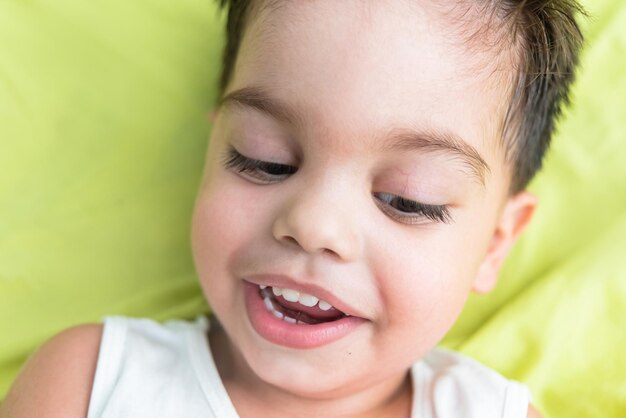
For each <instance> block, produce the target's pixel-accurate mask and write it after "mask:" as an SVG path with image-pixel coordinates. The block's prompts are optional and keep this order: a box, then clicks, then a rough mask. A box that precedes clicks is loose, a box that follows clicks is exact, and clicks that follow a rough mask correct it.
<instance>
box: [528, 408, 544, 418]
mask: <svg viewBox="0 0 626 418" xmlns="http://www.w3.org/2000/svg"><path fill="white" fill-rule="evenodd" d="M526 418H542V415H541V414H540V413H539V411H537V410H536V409H535V407H534V406H532V405H529V406H528V414H527V415H526Z"/></svg>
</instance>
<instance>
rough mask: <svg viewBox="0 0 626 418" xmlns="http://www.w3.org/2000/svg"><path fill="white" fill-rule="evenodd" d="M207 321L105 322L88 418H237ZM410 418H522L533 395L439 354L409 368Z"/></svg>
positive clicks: (486, 371) (449, 355) (480, 367)
mask: <svg viewBox="0 0 626 418" xmlns="http://www.w3.org/2000/svg"><path fill="white" fill-rule="evenodd" d="M208 328H209V321H208V320H207V318H205V317H198V318H197V319H196V321H195V322H185V321H169V322H167V323H165V324H159V323H157V322H154V321H152V320H149V319H131V318H125V317H118V316H116V317H107V318H105V320H104V331H103V335H102V342H101V344H100V354H99V358H98V364H97V367H96V374H95V378H94V384H93V389H92V392H91V401H90V404H89V413H88V418H142V417H149V418H156V417H163V418H181V417H182V418H187V417H189V418H195V417H215V418H237V417H238V415H237V412H236V410H235V407H234V406H233V404H232V402H231V400H230V398H229V397H228V393H227V392H226V389H225V388H224V385H223V384H222V381H221V380H220V376H219V374H218V372H217V368H216V367H215V362H214V361H213V356H212V354H211V350H210V347H209V344H208V341H207V331H208ZM411 377H412V382H413V388H414V391H413V407H412V412H411V417H412V418H491V417H494V418H495V417H503V418H525V417H526V414H527V411H528V403H529V401H530V394H529V391H528V389H527V388H526V386H524V385H522V384H520V383H517V382H514V381H510V380H507V379H506V378H504V377H503V376H501V375H500V374H498V373H496V372H495V371H493V370H491V369H489V368H487V367H485V366H483V365H481V364H480V363H478V362H476V361H474V360H472V359H470V358H467V357H465V356H462V355H460V354H458V353H454V352H452V351H448V350H442V349H435V350H433V351H431V352H430V353H429V354H428V355H427V356H426V357H425V358H424V359H423V360H422V361H420V362H418V363H416V364H415V365H413V367H412V368H411Z"/></svg>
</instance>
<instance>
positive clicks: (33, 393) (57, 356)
mask: <svg viewBox="0 0 626 418" xmlns="http://www.w3.org/2000/svg"><path fill="white" fill-rule="evenodd" d="M101 338H102V325H99V324H85V325H79V326H76V327H73V328H70V329H67V330H65V331H63V332H61V333H59V334H57V335H56V336H54V337H53V338H51V339H50V340H49V341H48V342H46V343H45V344H44V345H43V346H41V348H39V350H37V351H36V352H35V353H34V354H33V355H32V356H31V358H30V359H29V360H28V361H27V363H26V365H25V366H24V368H23V369H22V372H21V374H20V376H19V377H18V378H17V380H16V381H15V383H14V385H13V387H12V389H11V391H10V392H9V394H8V396H7V398H6V400H5V402H4V403H3V405H2V410H0V417H1V418H5V417H12V418H13V417H15V418H19V417H33V416H37V417H74V416H76V417H78V416H80V417H85V416H86V415H87V410H88V406H89V397H90V394H91V388H92V384H93V378H94V374H95V370H96V364H97V361H98V351H99V347H100V340H101Z"/></svg>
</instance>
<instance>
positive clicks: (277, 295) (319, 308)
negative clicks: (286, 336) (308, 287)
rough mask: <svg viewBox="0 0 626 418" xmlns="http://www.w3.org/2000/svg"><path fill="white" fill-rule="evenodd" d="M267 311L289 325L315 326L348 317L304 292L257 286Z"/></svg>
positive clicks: (323, 301)
mask: <svg viewBox="0 0 626 418" xmlns="http://www.w3.org/2000/svg"><path fill="white" fill-rule="evenodd" d="M259 295H260V296H261V297H262V298H263V303H264V304H265V307H266V308H267V310H268V311H269V312H270V313H271V314H272V315H274V316H275V317H276V318H278V319H281V320H283V321H285V322H287V323H290V324H299V325H316V324H323V323H326V322H333V321H337V320H339V319H341V318H344V317H347V316H349V315H348V314H346V313H344V312H342V311H340V310H338V309H336V308H335V307H334V306H332V305H331V304H330V303H328V302H326V301H325V300H322V299H319V298H318V297H316V296H313V295H309V294H307V293H304V292H299V291H297V290H293V289H289V288H281V287H277V286H264V285H260V286H259Z"/></svg>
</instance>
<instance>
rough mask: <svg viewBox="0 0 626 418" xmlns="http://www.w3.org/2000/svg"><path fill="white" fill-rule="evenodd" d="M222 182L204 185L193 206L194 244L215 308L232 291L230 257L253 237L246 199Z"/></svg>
mask: <svg viewBox="0 0 626 418" xmlns="http://www.w3.org/2000/svg"><path fill="white" fill-rule="evenodd" d="M220 183H224V181H223V180H221V181H219V182H218V181H212V182H208V183H207V184H205V186H204V188H203V190H202V191H201V192H200V195H199V196H198V199H197V201H196V206H195V208H194V214H193V218H192V226H191V246H192V253H193V258H194V263H195V266H196V271H197V273H198V276H199V279H200V284H201V285H202V288H203V290H204V292H205V295H206V297H207V299H208V300H209V303H210V304H211V306H212V307H214V308H215V309H216V310H218V304H219V303H226V301H227V300H228V298H227V297H225V296H226V295H227V294H228V292H230V291H231V286H232V285H233V280H229V279H230V276H231V270H232V269H231V268H230V267H229V266H230V265H231V262H230V260H232V259H233V257H234V254H236V253H237V252H238V251H239V250H240V248H242V247H243V246H245V243H246V241H247V239H248V237H249V236H250V232H249V229H250V228H249V225H250V221H247V222H246V220H249V218H250V217H249V214H250V212H249V211H248V210H246V204H245V201H243V202H242V201H239V200H237V198H236V195H235V194H234V189H233V188H228V187H226V185H225V186H224V187H219V186H218V184H220Z"/></svg>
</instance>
